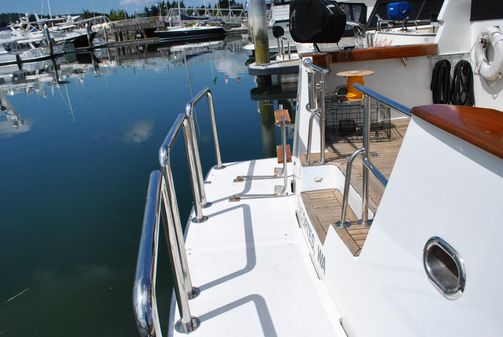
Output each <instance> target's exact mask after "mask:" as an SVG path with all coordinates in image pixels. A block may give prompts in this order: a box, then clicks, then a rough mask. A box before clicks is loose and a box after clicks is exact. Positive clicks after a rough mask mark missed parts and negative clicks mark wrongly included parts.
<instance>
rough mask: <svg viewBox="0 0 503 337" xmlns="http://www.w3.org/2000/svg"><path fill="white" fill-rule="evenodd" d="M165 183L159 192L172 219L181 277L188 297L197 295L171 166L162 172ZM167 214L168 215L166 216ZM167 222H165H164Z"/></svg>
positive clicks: (197, 290) (197, 291)
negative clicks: (191, 274)
mask: <svg viewBox="0 0 503 337" xmlns="http://www.w3.org/2000/svg"><path fill="white" fill-rule="evenodd" d="M163 176H164V182H165V185H164V186H162V189H161V192H162V196H163V204H164V209H165V212H167V213H169V214H166V218H167V219H172V222H173V226H174V231H175V235H176V240H177V247H176V248H177V249H178V255H180V261H181V265H182V271H183V279H184V284H185V288H186V292H187V296H188V298H189V299H192V298H195V297H197V295H198V294H199V289H198V288H196V287H194V286H193V285H192V279H191V277H190V272H189V263H188V261H187V253H186V251H185V240H184V238H183V230H182V223H181V221H180V211H179V209H178V202H177V199H176V192H175V185H174V183H173V174H172V172H171V166H168V167H166V170H165V171H164V172H163ZM168 215H169V217H168ZM166 224H167V222H166Z"/></svg>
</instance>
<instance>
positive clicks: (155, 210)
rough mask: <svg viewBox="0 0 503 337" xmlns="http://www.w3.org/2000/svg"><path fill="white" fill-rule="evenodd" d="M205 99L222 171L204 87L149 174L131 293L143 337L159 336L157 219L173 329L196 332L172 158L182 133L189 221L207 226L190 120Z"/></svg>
mask: <svg viewBox="0 0 503 337" xmlns="http://www.w3.org/2000/svg"><path fill="white" fill-rule="evenodd" d="M204 96H207V97H208V105H209V111H210V117H211V125H212V129H213V135H214V140H215V152H216V157H217V168H223V165H222V159H221V156H220V144H219V142H218V135H217V129H216V123H215V111H214V107H213V98H212V95H211V91H210V90H209V88H207V89H204V90H202V91H201V92H200V93H199V94H197V95H196V97H194V99H192V100H191V101H190V102H189V103H188V104H187V106H186V112H185V113H184V114H183V113H181V114H179V115H178V116H177V117H176V119H175V121H174V123H173V125H172V126H171V128H170V130H169V132H168V134H167V135H166V138H165V139H164V142H163V143H162V145H161V147H160V149H159V164H160V167H161V171H160V172H159V171H154V172H152V174H151V177H150V182H149V192H148V197H147V204H146V206H145V215H144V221H143V229H142V237H141V242H140V251H139V254H138V262H137V268H136V277H135V283H134V289H133V302H134V312H135V317H136V322H137V326H138V331H139V333H140V336H142V337H147V336H149V337H162V332H161V328H160V323H159V317H158V311H157V301H156V296H155V279H156V271H157V254H158V241H159V239H158V238H159V222H160V216H162V218H163V222H164V224H165V226H164V228H165V237H166V241H167V242H168V247H169V252H170V254H169V257H170V260H171V265H172V267H173V268H172V271H173V277H174V288H175V294H176V299H177V304H178V309H179V312H180V320H179V321H177V322H176V324H175V329H176V330H177V331H178V332H181V333H189V332H191V331H193V330H195V329H197V327H198V326H199V324H200V321H199V319H198V318H197V317H193V316H191V314H190V308H189V303H188V301H189V299H192V298H194V297H196V296H197V295H198V294H199V289H198V288H196V287H193V286H192V280H191V277H190V272H189V264H188V261H187V252H186V251H185V240H184V236H183V230H182V224H181V220H180V211H179V209H178V202H177V198H176V192H175V184H174V180H173V172H172V164H171V154H172V151H173V147H174V145H175V142H176V140H177V138H178V136H179V134H180V131H182V130H183V136H184V141H185V151H186V155H187V161H188V164H189V169H190V177H191V180H192V194H193V198H194V210H195V217H194V218H193V219H192V221H193V222H203V221H206V220H207V219H208V218H207V217H206V216H204V215H203V213H202V208H203V205H204V204H206V205H209V203H207V202H206V196H205V191H204V181H203V178H202V172H201V160H200V157H199V149H198V145H197V137H196V135H195V128H194V117H193V112H194V106H195V105H196V104H197V103H198V102H199V101H200V100H201V99H202V98H203V97H204Z"/></svg>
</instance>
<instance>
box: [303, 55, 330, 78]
mask: <svg viewBox="0 0 503 337" xmlns="http://www.w3.org/2000/svg"><path fill="white" fill-rule="evenodd" d="M302 63H303V64H304V66H305V67H307V68H309V69H311V70H313V71H315V72H317V73H320V74H328V73H329V72H330V70H328V69H327V68H323V67H320V66H318V65H316V64H314V63H313V60H311V59H304V61H303V62H302Z"/></svg>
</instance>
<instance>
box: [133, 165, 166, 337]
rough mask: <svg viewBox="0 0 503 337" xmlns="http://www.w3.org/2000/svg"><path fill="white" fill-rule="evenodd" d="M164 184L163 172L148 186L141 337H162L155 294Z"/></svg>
mask: <svg viewBox="0 0 503 337" xmlns="http://www.w3.org/2000/svg"><path fill="white" fill-rule="evenodd" d="M160 183H161V175H160V172H159V171H154V172H152V173H151V174H150V179H149V184H148V192H147V201H146V203H145V212H144V214H143V225H142V231H141V239H140V246H139V248H138V260H137V262H136V273H135V279H134V285H133V311H134V315H135V321H136V327H137V329H138V334H139V335H140V336H141V337H146V336H152V337H161V336H162V330H161V324H160V321H159V314H158V310H157V298H156V292H155V283H156V274H157V255H158V249H159V223H160V220H159V219H160V217H159V210H160V202H159V199H160V193H159V192H160Z"/></svg>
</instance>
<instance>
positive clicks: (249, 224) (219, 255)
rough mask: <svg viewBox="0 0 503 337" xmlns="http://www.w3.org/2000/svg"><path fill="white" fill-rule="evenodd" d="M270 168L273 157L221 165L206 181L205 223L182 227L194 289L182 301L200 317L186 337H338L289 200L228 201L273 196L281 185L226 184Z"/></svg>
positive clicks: (266, 172)
mask: <svg viewBox="0 0 503 337" xmlns="http://www.w3.org/2000/svg"><path fill="white" fill-rule="evenodd" d="M275 166H278V165H277V164H276V159H264V160H258V161H249V162H240V163H235V164H228V165H227V166H226V168H225V169H223V170H212V171H211V172H210V174H209V176H208V178H207V182H206V191H207V196H208V200H209V201H210V202H212V203H213V205H212V206H211V207H209V208H206V209H204V214H205V215H207V216H209V219H208V221H206V222H203V223H190V228H189V231H188V234H187V239H186V247H187V254H188V261H189V266H190V272H191V276H192V280H193V284H194V286H196V287H199V288H200V290H201V294H200V295H199V296H198V297H197V298H195V299H193V300H191V301H190V307H191V311H192V315H195V316H198V317H199V318H200V319H201V325H200V327H199V328H198V329H197V330H196V331H194V332H192V333H191V336H205V337H209V336H219V337H222V336H343V332H342V330H341V327H340V324H339V321H338V319H339V318H340V317H339V314H338V312H337V310H336V309H335V308H334V307H333V304H332V303H331V300H330V298H329V297H330V296H329V294H328V293H327V292H326V290H325V287H324V286H323V284H322V281H320V280H319V279H318V278H317V276H316V274H315V272H314V269H313V266H312V264H311V261H310V258H309V255H308V251H307V248H306V244H305V242H304V239H303V237H302V234H301V231H300V229H299V227H298V224H297V220H296V218H295V211H294V210H295V209H294V197H293V196H288V197H277V198H274V197H268V198H254V199H243V200H241V201H239V202H231V201H229V197H230V196H232V195H234V194H236V193H244V194H248V195H250V194H262V193H266V194H271V193H273V191H274V185H277V184H281V182H282V179H267V180H255V181H245V182H233V179H234V178H235V177H236V176H239V175H271V174H272V173H273V168H274V167H275ZM290 172H291V171H290ZM178 317H179V316H178V311H177V310H176V313H175V320H178ZM174 335H181V334H178V333H177V332H175V334H174Z"/></svg>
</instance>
